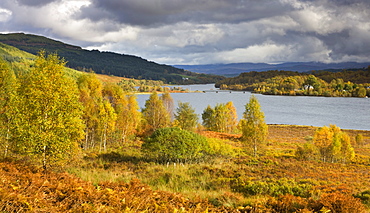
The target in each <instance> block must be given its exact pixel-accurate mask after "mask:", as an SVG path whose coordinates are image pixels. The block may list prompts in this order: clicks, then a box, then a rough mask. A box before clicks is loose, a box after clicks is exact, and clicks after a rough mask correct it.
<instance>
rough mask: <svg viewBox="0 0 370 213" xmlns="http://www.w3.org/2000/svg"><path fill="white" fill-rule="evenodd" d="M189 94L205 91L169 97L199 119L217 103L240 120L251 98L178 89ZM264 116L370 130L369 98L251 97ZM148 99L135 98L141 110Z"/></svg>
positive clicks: (203, 88)
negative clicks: (233, 110) (225, 105)
mask: <svg viewBox="0 0 370 213" xmlns="http://www.w3.org/2000/svg"><path fill="white" fill-rule="evenodd" d="M181 87H182V88H185V89H186V88H188V89H189V90H192V91H196V90H199V91H206V92H205V93H171V96H172V98H173V99H174V102H175V105H176V107H177V103H178V102H179V101H181V102H189V103H190V105H191V106H192V107H193V108H194V109H195V111H196V113H197V114H198V115H199V117H200V120H199V121H200V122H201V114H202V112H203V110H204V109H205V108H206V107H207V106H208V105H210V106H212V107H214V106H215V105H216V104H217V103H227V102H229V101H232V102H233V103H234V106H235V107H236V109H237V113H238V118H239V119H240V118H242V116H243V112H244V111H245V105H246V104H247V103H248V102H249V98H250V96H251V95H252V94H251V93H250V92H236V91H232V92H231V93H230V92H225V91H220V92H218V93H216V92H215V91H217V89H216V88H215V87H214V85H213V84H207V85H186V86H183V85H181ZM254 95H255V96H256V97H257V99H258V101H259V102H260V104H261V109H262V111H263V112H264V113H265V121H266V123H268V124H294V125H308V126H318V127H321V126H325V125H326V126H328V125H330V124H335V125H337V126H339V127H340V128H342V129H358V130H370V98H336V97H312V96H270V95H261V94H254ZM148 98H149V95H138V96H137V100H138V103H139V106H140V107H141V108H143V107H144V104H145V101H146V100H147V99H148Z"/></svg>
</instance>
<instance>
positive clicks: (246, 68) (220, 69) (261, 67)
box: [174, 62, 370, 77]
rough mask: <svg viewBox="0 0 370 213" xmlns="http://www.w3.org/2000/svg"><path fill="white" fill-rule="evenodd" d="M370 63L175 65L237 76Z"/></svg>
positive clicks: (336, 67)
mask: <svg viewBox="0 0 370 213" xmlns="http://www.w3.org/2000/svg"><path fill="white" fill-rule="evenodd" d="M369 65H370V62H368V63H356V62H344V63H329V64H326V63H321V62H287V63H282V64H267V63H233V64H206V65H174V67H177V68H180V69H184V70H189V71H191V72H198V73H205V74H215V75H223V76H228V77H232V76H237V75H239V74H240V73H243V72H250V71H258V72H259V71H268V70H285V71H296V72H309V71H317V70H332V71H333V70H338V71H339V70H343V69H361V68H367V67H368V66H369Z"/></svg>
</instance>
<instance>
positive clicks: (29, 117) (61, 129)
mask: <svg viewBox="0 0 370 213" xmlns="http://www.w3.org/2000/svg"><path fill="white" fill-rule="evenodd" d="M64 65H65V62H64V61H63V60H61V59H60V58H59V57H58V56H57V55H56V54H50V55H48V56H47V55H46V54H45V52H40V53H39V55H38V57H37V59H36V61H35V64H34V66H33V67H32V68H31V70H30V72H29V73H27V74H26V75H25V76H23V78H22V80H21V86H20V89H19V95H20V99H21V101H20V110H19V112H20V113H21V119H22V120H21V123H20V126H19V127H18V131H17V138H16V139H17V151H19V152H21V153H24V154H28V155H32V156H35V157H37V158H39V159H41V161H42V165H43V167H44V169H46V167H47V165H48V164H50V163H53V162H56V161H59V160H63V159H68V158H69V157H70V156H71V155H72V154H73V153H75V151H76V150H77V147H78V142H79V140H80V139H82V138H83V128H84V125H83V121H82V119H81V117H82V110H81V105H80V103H79V101H78V98H79V96H78V89H77V85H76V83H75V82H74V81H73V80H71V79H69V78H67V77H66V76H65V74H64Z"/></svg>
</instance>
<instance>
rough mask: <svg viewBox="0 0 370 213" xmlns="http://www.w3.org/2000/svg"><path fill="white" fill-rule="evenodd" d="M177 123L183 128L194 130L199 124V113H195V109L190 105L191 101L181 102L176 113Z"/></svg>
mask: <svg viewBox="0 0 370 213" xmlns="http://www.w3.org/2000/svg"><path fill="white" fill-rule="evenodd" d="M175 124H176V126H178V127H180V128H181V129H184V130H188V131H194V129H195V127H196V126H197V124H198V115H197V114H196V113H195V109H194V108H192V107H191V106H190V103H189V102H185V103H183V102H179V106H178V108H177V109H176V114H175Z"/></svg>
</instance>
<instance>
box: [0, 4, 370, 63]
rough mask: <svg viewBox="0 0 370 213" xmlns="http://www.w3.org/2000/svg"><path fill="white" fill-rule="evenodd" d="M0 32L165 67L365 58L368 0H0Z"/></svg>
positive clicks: (369, 42)
mask: <svg viewBox="0 0 370 213" xmlns="http://www.w3.org/2000/svg"><path fill="white" fill-rule="evenodd" d="M0 32H2V33H8V32H25V33H31V34H37V35H43V36H47V37H50V38H53V39H56V40H60V41H63V42H66V43H69V44H73V45H78V46H81V47H83V48H87V49H99V50H101V51H113V52H117V53H124V54H131V55H137V56H140V57H142V58H145V59H148V60H150V61H155V62H158V63H165V64H209V63H236V62H267V63H279V62H287V61H295V62H297V61H300V62H301V61H321V62H343V61H357V62H368V61H370V59H369V56H370V1H369V0H1V1H0Z"/></svg>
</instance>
